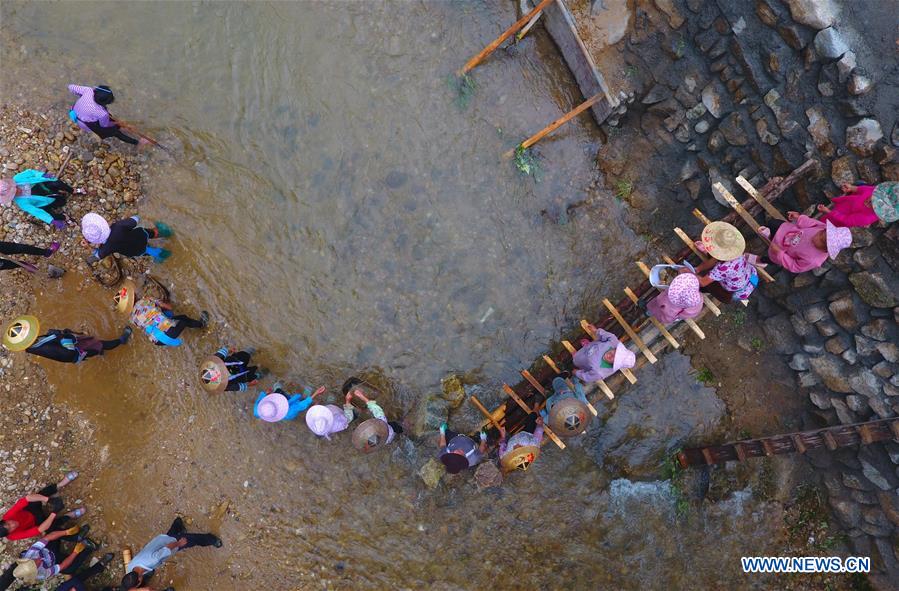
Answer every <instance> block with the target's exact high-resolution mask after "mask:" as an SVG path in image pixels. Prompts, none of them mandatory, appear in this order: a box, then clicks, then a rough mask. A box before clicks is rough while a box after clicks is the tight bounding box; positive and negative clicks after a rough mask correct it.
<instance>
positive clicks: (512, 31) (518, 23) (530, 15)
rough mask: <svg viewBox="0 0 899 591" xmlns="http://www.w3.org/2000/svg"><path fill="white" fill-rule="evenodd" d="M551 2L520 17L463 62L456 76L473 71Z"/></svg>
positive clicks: (548, 1)
mask: <svg viewBox="0 0 899 591" xmlns="http://www.w3.org/2000/svg"><path fill="white" fill-rule="evenodd" d="M552 2H555V0H543V1H542V2H540V4H538V5H537V6H535V7H534V9H533V10H532V11H530V12H529V13H527V14H526V15H524V16H523V17H521V18H520V19H518V20H517V21H515V23H514V24H513V25H512V26H511V27H509V28H508V29H506V30H505V31H503V33H502V35H500V36H499V37H497V38H496V39H494V40H493V41H492V42H491V43H490V44H489V45H487V47H485V48H484V49H482V50H481V51H480V52H479V53H478V54H477V55H476V56H474V57H473V58H471V59H470V60H468V61H467V62H465V65H464V66H462V69H461V70H459V71H458V72H457V75H459V76H461V75H463V74H465V73H467V72H469V71H471V70H472V69H474V67H475V66H477V65H478V64H479V63H481V62H482V61H484V59H486V58H487V56H488V55H490V54H491V53H493V52H494V51H496V48H497V47H499V46H500V45H502V44H503V41H505V40H506V39H508V38H509V37H511V36H512V35H514V34H515V33H517V32H518V31H519V30H520V29H521V28H522V27H523V26H525V25H526V24H528V22H529V21H530V20H531V19H532V18H534V15H536V14H538V13H539V12H540V11H542V10H543V9H544V8H546V7H547V6H549V5H550V3H552Z"/></svg>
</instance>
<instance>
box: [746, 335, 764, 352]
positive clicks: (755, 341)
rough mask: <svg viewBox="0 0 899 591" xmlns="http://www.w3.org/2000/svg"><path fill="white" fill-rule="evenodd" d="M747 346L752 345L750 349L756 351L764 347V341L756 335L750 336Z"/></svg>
mask: <svg viewBox="0 0 899 591" xmlns="http://www.w3.org/2000/svg"><path fill="white" fill-rule="evenodd" d="M749 346H750V347H752V350H753V351H755V352H756V353H758V352H759V351H762V350H763V349H764V348H765V341H763V340H762V339H760V338H758V337H752V338H751V339H749Z"/></svg>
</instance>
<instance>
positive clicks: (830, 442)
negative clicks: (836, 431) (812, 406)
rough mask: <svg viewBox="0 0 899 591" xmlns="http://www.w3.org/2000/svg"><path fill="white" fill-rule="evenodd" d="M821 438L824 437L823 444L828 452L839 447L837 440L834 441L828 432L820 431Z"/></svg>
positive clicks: (831, 434)
mask: <svg viewBox="0 0 899 591" xmlns="http://www.w3.org/2000/svg"><path fill="white" fill-rule="evenodd" d="M821 436H822V437H824V444H825V445H826V446H827V449H829V450H830V451H833V450H835V449H837V448H838V447H840V445H839V444H838V443H837V440H836V439H834V437H833V433H831V432H830V431H822V432H821Z"/></svg>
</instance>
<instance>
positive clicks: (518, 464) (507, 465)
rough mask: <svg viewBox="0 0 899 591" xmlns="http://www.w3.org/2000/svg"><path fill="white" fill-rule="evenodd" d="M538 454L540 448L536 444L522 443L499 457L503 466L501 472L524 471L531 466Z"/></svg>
mask: <svg viewBox="0 0 899 591" xmlns="http://www.w3.org/2000/svg"><path fill="white" fill-rule="evenodd" d="M539 455H540V448H539V447H538V446H536V445H522V446H521V447H516V448H515V449H513V450H512V451H510V452H506V455H504V456H503V457H501V458H500V460H499V463H500V464H501V465H502V467H503V472H513V471H515V470H521V471H522V472H524V471H525V470H527V469H528V468H530V467H531V464H533V463H534V460H536V459H537V456H539Z"/></svg>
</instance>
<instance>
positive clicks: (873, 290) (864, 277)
mask: <svg viewBox="0 0 899 591" xmlns="http://www.w3.org/2000/svg"><path fill="white" fill-rule="evenodd" d="M849 281H850V282H851V283H852V285H853V286H854V287H855V291H856V292H858V295H859V296H861V298H862V299H863V300H864V301H865V303H867V304H868V305H869V306H874V307H875V308H894V307H895V306H897V305H899V300H897V299H896V294H897V293H899V289H897V283H899V280H897V278H896V277H895V276H894V277H891V278H890V279H889V280H888V279H887V278H885V277H884V276H883V275H882V274H880V273H871V272H868V271H862V272H861V273H853V274H852V275H850V276H849Z"/></svg>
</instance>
